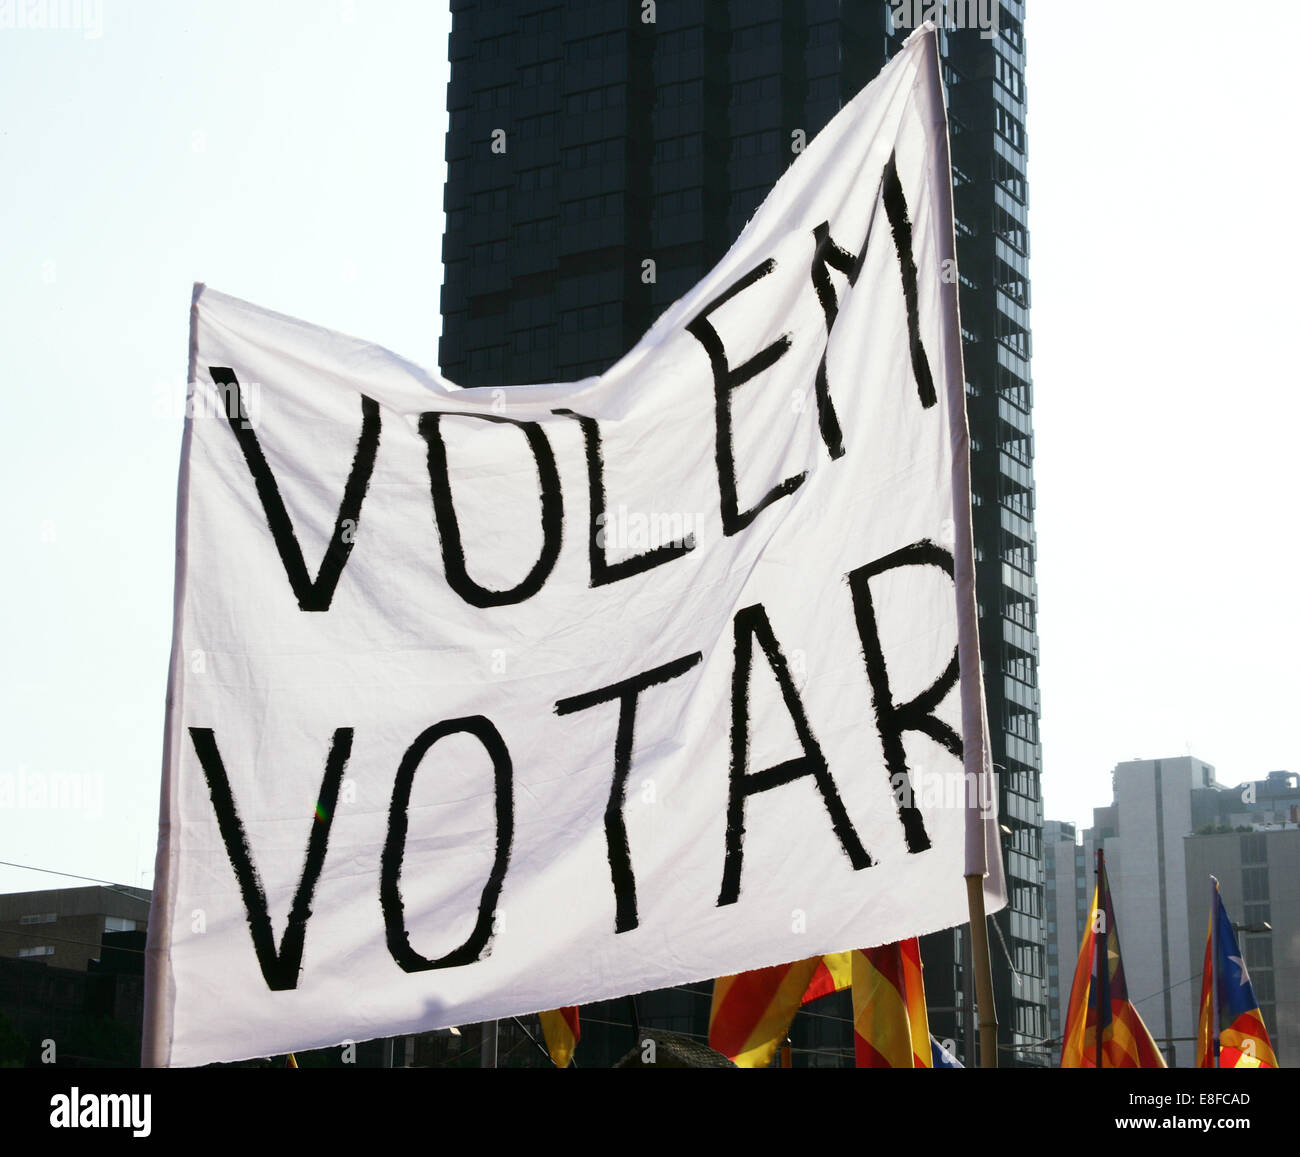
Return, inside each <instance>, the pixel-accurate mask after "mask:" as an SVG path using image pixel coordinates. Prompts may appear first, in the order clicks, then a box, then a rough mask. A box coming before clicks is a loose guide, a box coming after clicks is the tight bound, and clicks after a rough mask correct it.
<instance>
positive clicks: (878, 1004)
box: [853, 938, 933, 1069]
mask: <svg viewBox="0 0 1300 1157" xmlns="http://www.w3.org/2000/svg"><path fill="white" fill-rule="evenodd" d="M853 1043H854V1048H855V1051H856V1053H857V1058H858V1068H860V1069H928V1068H931V1067H932V1065H933V1060H932V1056H931V1052H930V1019H929V1016H928V1014H927V1013H926V1009H925V983H924V981H923V980H922V977H921V946H920V944H919V943H918V942H917V940H916V939H915V938H913V939H911V940H903V941H901V942H900V943H897V944H885V945H882V946H881V947H880V948H868V949H866V950H865V951H864V952H854V953H853Z"/></svg>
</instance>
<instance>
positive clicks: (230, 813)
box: [189, 727, 352, 992]
mask: <svg viewBox="0 0 1300 1157" xmlns="http://www.w3.org/2000/svg"><path fill="white" fill-rule="evenodd" d="M189 731H190V738H191V739H192V740H193V741H194V750H195V752H196V753H197V754H198V757H199V763H200V764H201V765H202V766H203V775H204V777H205V778H206V779H207V781H208V791H209V792H210V793H211V795H212V807H213V809H214V810H215V811H216V813H217V825H218V827H219V828H220V829H221V838H222V840H224V841H225V844H226V852H227V854H228V855H229V856H230V864H231V867H233V868H234V869H235V877H236V879H238V881H239V890H240V892H241V893H243V897H244V911H245V913H246V914H247V916H248V930H249V932H250V933H251V934H252V937H253V951H254V952H256V953H257V963H258V964H259V965H260V966H261V968H262V976H263V977H264V978H265V979H266V985H267V987H268V988H269V989H271V991H272V992H280V991H283V990H284V989H288V988H297V987H298V973H299V971H300V970H301V968H302V946H303V941H304V939H305V938H306V935H307V920H308V919H309V918H310V916H311V898H312V893H313V892H315V890H316V881H317V880H319V879H320V872H321V867H322V865H323V864H324V863H325V847H326V845H327V844H328V842H329V838H330V827H331V826H332V825H333V823H334V806H335V804H336V803H337V802H338V798H339V783H340V782H341V781H342V779H343V769H344V768H346V767H347V765H348V757H349V756H350V755H351V754H352V728H351V727H340V728H338V730H336V731H335V732H334V741H333V742H332V743H331V744H330V752H329V755H328V756H327V757H326V759H325V776H324V778H323V779H322V780H321V785H320V795H319V797H318V798H317V802H316V814H315V818H314V820H313V821H312V829H311V838H310V839H309V840H308V841H307V858H306V859H305V860H304V861H303V865H302V875H301V876H300V877H299V879H298V890H297V892H295V893H294V897H293V906H292V908H291V909H290V911H289V922H288V924H286V925H285V929H284V935H283V936H282V937H280V947H279V949H278V950H277V949H276V946H275V938H274V934H273V932H272V930H271V917H270V914H269V913H268V912H267V908H266V892H265V890H264V889H263V888H262V880H261V877H259V876H258V874H257V868H256V867H254V865H253V857H252V854H251V852H250V851H249V847H248V837H247V835H246V834H245V833H244V825H243V823H242V822H241V821H240V819H239V811H238V809H237V808H236V807H235V797H234V795H233V794H232V793H231V791H230V779H229V778H228V777H227V775H226V768H225V765H224V764H223V763H222V762H221V753H220V752H219V751H218V750H217V741H216V738H215V736H214V735H213V733H212V729H211V728H209V727H191V728H190V729H189Z"/></svg>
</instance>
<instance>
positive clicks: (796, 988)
mask: <svg viewBox="0 0 1300 1157" xmlns="http://www.w3.org/2000/svg"><path fill="white" fill-rule="evenodd" d="M822 960H823V957H821V956H810V957H809V958H808V959H807V960H796V961H795V962H794V963H793V964H775V965H773V966H772V967H771V968H756V969H754V970H753V971H752V972H742V973H740V974H739V975H737V976H720V977H718V979H717V980H715V981H714V982H713V1006H712V1007H711V1008H710V1010H709V1047H710V1048H711V1049H714V1050H716V1051H717V1052H720V1053H722V1055H723V1056H726V1057H730V1058H731V1059H732V1060H733V1061H735V1062H736V1064H737V1065H739V1066H740V1067H741V1068H742V1069H762V1068H766V1067H767V1066H768V1065H769V1064H770V1063H771V1061H772V1057H773V1056H774V1055H775V1053H776V1050H777V1046H778V1045H779V1044H780V1043H781V1042H782V1041H783V1040H785V1036H786V1033H788V1032H789V1031H790V1022H791V1021H792V1020H794V1014H795V1013H796V1012H798V1011H799V1006H800V1005H801V1004H803V1003H804V994H805V993H806V992H807V991H808V986H809V984H811V983H812V982H813V980H814V978H815V977H818V983H819V985H821V986H823V987H824V986H825V984H826V983H828V980H827V979H826V978H822V977H820V976H819V972H818V970H819V969H820V968H821V967H822ZM827 975H828V976H829V975H830V972H829V969H827ZM827 991H833V989H827Z"/></svg>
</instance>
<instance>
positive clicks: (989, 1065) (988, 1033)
mask: <svg viewBox="0 0 1300 1157" xmlns="http://www.w3.org/2000/svg"><path fill="white" fill-rule="evenodd" d="M966 902H967V905H968V906H969V908H970V935H971V957H972V961H973V964H974V967H975V1002H976V1004H977V1005H978V1007H979V1015H980V1068H982V1069H996V1068H997V1067H998V1011H997V1007H996V1006H995V1005H994V1003H993V970H992V966H991V965H990V962H989V928H988V917H987V916H985V914H984V877H983V876H982V875H978V876H977V875H973V874H972V875H970V876H967V877H966Z"/></svg>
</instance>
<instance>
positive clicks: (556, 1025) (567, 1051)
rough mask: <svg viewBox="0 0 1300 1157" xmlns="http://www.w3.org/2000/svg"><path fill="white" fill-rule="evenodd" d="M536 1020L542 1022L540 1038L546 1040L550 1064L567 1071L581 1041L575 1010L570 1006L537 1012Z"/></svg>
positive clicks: (580, 1031)
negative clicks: (574, 1051)
mask: <svg viewBox="0 0 1300 1157" xmlns="http://www.w3.org/2000/svg"><path fill="white" fill-rule="evenodd" d="M537 1019H538V1020H540V1021H541V1022H542V1036H543V1037H544V1038H545V1040H546V1051H547V1052H548V1053H550V1054H551V1060H552V1062H553V1063H554V1064H555V1067H556V1068H557V1069H567V1068H568V1067H569V1064H570V1062H572V1060H573V1050H574V1049H576V1048H577V1047H578V1041H580V1040H581V1039H582V1028H581V1026H580V1025H579V1023H578V1010H577V1008H576V1007H572V1006H571V1007H569V1008H556V1009H552V1010H551V1011H550V1012H539V1013H538V1014H537Z"/></svg>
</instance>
